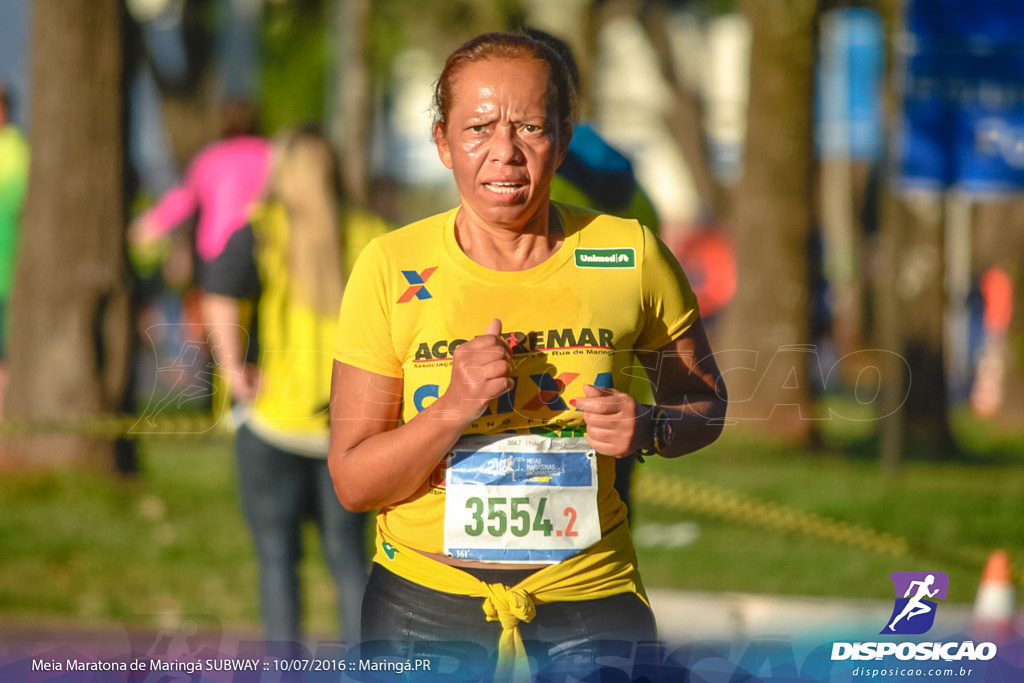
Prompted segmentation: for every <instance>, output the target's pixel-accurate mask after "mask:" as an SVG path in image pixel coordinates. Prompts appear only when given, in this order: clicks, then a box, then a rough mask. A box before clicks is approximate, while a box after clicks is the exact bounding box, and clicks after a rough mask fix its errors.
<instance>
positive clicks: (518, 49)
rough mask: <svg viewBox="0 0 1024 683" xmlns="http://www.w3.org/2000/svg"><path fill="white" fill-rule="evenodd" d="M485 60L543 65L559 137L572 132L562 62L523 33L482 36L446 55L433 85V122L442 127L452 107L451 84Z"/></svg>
mask: <svg viewBox="0 0 1024 683" xmlns="http://www.w3.org/2000/svg"><path fill="white" fill-rule="evenodd" d="M488 59H505V60H513V59H525V60H535V61H538V62H541V63H542V64H544V66H545V67H546V69H547V72H548V92H547V98H548V106H549V107H550V108H551V110H552V111H553V112H554V115H555V119H556V121H557V123H558V128H559V132H560V133H568V132H569V131H571V130H572V126H573V124H574V123H575V117H576V88H575V87H573V82H572V79H571V76H570V74H569V69H568V68H567V67H566V65H565V62H564V61H562V58H561V57H559V56H558V53H557V52H556V51H555V50H553V49H552V48H551V47H550V46H549V45H547V44H546V43H545V42H543V41H540V40H535V39H534V38H531V37H530V36H529V35H527V34H526V33H523V32H514V33H484V34H482V35H479V36H477V37H476V38H472V39H471V40H469V41H467V42H465V43H463V44H462V46H461V47H459V48H458V49H457V50H455V52H453V53H451V54H450V55H448V59H446V60H445V63H444V68H443V69H442V70H441V75H440V76H438V79H437V83H436V84H435V85H434V122H435V124H440V125H441V126H442V127H444V125H445V123H446V121H445V117H446V116H447V114H448V112H449V110H450V109H451V106H452V84H453V82H454V80H455V77H456V76H457V75H458V74H459V72H460V71H461V70H462V69H463V68H464V67H466V66H468V65H469V64H474V63H476V62H482V61H485V60H488Z"/></svg>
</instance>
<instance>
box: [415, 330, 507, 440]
mask: <svg viewBox="0 0 1024 683" xmlns="http://www.w3.org/2000/svg"><path fill="white" fill-rule="evenodd" d="M512 385H513V383H512V352H511V351H510V350H509V347H508V343H506V341H505V340H504V339H503V338H502V336H501V321H500V320H498V319H497V318H495V319H494V320H492V321H491V323H490V324H489V325H488V326H487V330H486V331H485V332H484V333H483V334H481V335H477V336H476V337H474V338H473V339H471V340H469V341H468V342H466V343H464V344H462V345H460V346H459V347H458V348H456V349H455V351H454V352H453V353H452V377H451V381H450V382H449V384H448V389H447V390H446V391H445V392H444V395H443V396H441V397H440V398H439V399H438V400H437V403H438V404H441V405H436V407H435V408H434V410H435V411H436V412H437V413H439V414H444V415H445V416H450V417H451V418H452V419H460V420H462V421H463V422H465V423H467V424H468V423H469V422H472V421H473V420H475V419H476V418H478V417H480V416H481V415H482V414H483V413H484V411H485V410H486V409H487V404H488V403H489V402H490V401H492V400H493V399H495V398H497V397H498V396H501V395H502V394H504V393H505V392H506V391H509V390H510V389H511V388H512Z"/></svg>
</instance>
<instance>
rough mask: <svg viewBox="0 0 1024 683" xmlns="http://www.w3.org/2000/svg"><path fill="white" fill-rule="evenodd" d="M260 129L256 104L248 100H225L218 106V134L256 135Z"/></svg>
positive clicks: (232, 135) (225, 135) (230, 135)
mask: <svg viewBox="0 0 1024 683" xmlns="http://www.w3.org/2000/svg"><path fill="white" fill-rule="evenodd" d="M259 130H260V116H259V111H258V109H257V107H256V105H255V104H254V103H253V102H250V101H249V100H225V101H224V102H222V103H221V106H220V136H221V137H222V138H233V137H237V136H239V135H256V134H258V133H259Z"/></svg>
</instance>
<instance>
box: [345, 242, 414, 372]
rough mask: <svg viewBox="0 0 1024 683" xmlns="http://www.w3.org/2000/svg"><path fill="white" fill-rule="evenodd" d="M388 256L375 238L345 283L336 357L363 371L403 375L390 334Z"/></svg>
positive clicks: (361, 254)
mask: <svg viewBox="0 0 1024 683" xmlns="http://www.w3.org/2000/svg"><path fill="white" fill-rule="evenodd" d="M385 266H386V257H385V255H384V253H383V251H382V250H381V249H380V247H379V245H378V244H377V242H376V241H372V242H370V244H368V245H367V246H366V248H365V249H363V250H362V252H361V253H360V254H359V258H358V259H357V260H356V264H355V266H354V267H353V269H352V274H351V275H350V276H349V279H348V283H347V284H346V285H345V295H344V296H343V297H342V301H341V314H340V315H339V317H338V331H337V334H336V335H335V344H334V357H335V359H336V360H338V361H340V362H342V363H345V364H346V365H351V366H354V367H357V368H359V369H361V370H367V371H369V372H372V373H375V374H378V375H385V376H387V377H395V378H401V377H403V375H404V373H403V371H402V360H401V358H400V357H399V355H398V353H397V352H396V351H395V346H394V342H393V340H392V339H393V338H392V334H391V307H390V306H389V305H388V302H389V301H391V300H393V298H394V297H392V296H390V293H389V292H390V287H389V285H388V280H387V278H386V277H385V273H386V272H387V269H386V267H385Z"/></svg>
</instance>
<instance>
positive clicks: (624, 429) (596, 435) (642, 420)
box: [570, 384, 651, 458]
mask: <svg viewBox="0 0 1024 683" xmlns="http://www.w3.org/2000/svg"><path fill="white" fill-rule="evenodd" d="M583 394H584V397H583V398H574V399H572V400H571V401H570V403H571V404H572V406H573V407H575V408H576V409H577V410H580V411H582V412H583V421H584V422H585V423H586V425H587V443H589V444H590V446H591V448H593V449H594V450H596V451H597V452H598V453H601V454H602V455H610V456H612V457H615V458H624V457H626V456H627V455H631V454H632V453H634V452H635V451H637V450H638V449H639V448H641V447H642V446H643V445H645V444H646V443H648V442H649V441H650V436H651V420H650V410H649V409H650V406H645V405H642V404H638V403H637V402H636V400H635V399H634V398H633V397H632V396H630V395H629V394H627V393H624V392H622V391H619V390H618V389H611V388H605V387H595V386H593V385H591V384H586V385H584V386H583Z"/></svg>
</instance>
